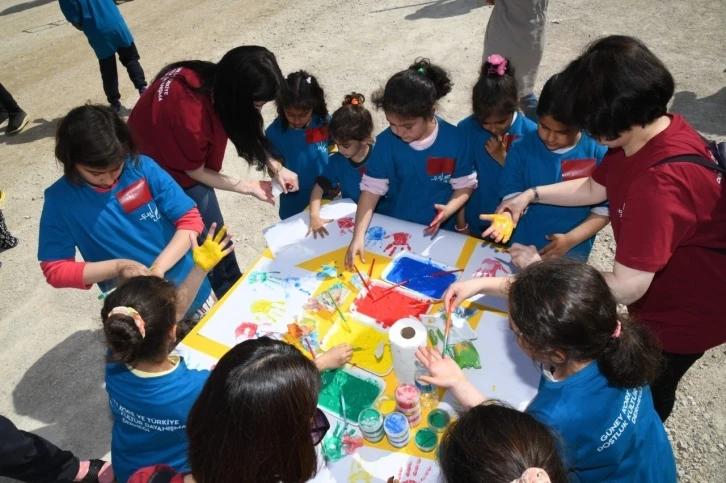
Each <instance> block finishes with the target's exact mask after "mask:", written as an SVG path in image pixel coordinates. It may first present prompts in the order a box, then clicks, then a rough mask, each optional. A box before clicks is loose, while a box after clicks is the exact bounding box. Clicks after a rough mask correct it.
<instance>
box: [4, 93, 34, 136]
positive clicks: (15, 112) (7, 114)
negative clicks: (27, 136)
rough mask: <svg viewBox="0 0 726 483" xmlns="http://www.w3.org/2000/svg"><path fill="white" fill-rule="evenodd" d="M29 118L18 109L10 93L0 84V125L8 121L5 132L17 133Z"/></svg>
mask: <svg viewBox="0 0 726 483" xmlns="http://www.w3.org/2000/svg"><path fill="white" fill-rule="evenodd" d="M29 120H30V118H29V117H28V115H27V114H26V113H25V111H23V110H22V109H20V106H18V103H17V102H15V99H13V96H12V95H10V93H9V92H8V90H7V89H5V86H3V85H2V84H0V125H2V124H3V123H4V122H5V121H8V126H7V128H5V134H17V133H19V132H20V131H22V130H23V128H24V127H25V126H26V125H27V124H28V121H29Z"/></svg>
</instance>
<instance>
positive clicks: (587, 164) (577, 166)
mask: <svg viewBox="0 0 726 483" xmlns="http://www.w3.org/2000/svg"><path fill="white" fill-rule="evenodd" d="M560 164H561V166H562V181H569V180H571V179H580V178H587V177H588V176H590V175H592V172H593V171H595V168H596V167H597V162H596V161H595V158H588V159H568V160H565V161H562V162H561V163H560Z"/></svg>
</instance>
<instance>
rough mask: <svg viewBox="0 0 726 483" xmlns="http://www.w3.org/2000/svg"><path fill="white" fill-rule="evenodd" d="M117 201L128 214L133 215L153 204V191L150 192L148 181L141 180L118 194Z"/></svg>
mask: <svg viewBox="0 0 726 483" xmlns="http://www.w3.org/2000/svg"><path fill="white" fill-rule="evenodd" d="M116 199H117V200H118V201H119V203H121V207H122V208H123V209H124V211H125V212H126V213H131V212H132V211H134V210H136V209H138V208H141V207H142V206H144V205H145V204H147V203H151V190H149V185H148V183H147V182H146V179H145V178H141V179H140V180H138V181H136V182H135V183H133V184H130V185H129V186H127V187H126V188H124V189H122V190H121V191H119V192H118V193H116Z"/></svg>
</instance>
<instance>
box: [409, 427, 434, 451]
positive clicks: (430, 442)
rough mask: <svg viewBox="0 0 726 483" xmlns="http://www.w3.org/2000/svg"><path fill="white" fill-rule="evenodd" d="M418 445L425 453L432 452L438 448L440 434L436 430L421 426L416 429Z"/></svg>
mask: <svg viewBox="0 0 726 483" xmlns="http://www.w3.org/2000/svg"><path fill="white" fill-rule="evenodd" d="M414 442H415V443H416V447H417V448H418V449H420V450H421V451H423V452H424V453H430V452H431V451H433V450H434V449H436V445H437V444H438V442H439V435H438V434H436V431H434V430H433V429H430V428H421V429H419V430H418V431H416V437H415V438H414Z"/></svg>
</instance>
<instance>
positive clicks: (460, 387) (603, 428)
mask: <svg viewBox="0 0 726 483" xmlns="http://www.w3.org/2000/svg"><path fill="white" fill-rule="evenodd" d="M477 293H485V294H488V295H500V296H501V295H507V296H508V303H509V317H510V318H509V325H510V329H511V330H512V332H513V334H514V337H515V339H516V341H517V344H518V345H519V347H520V348H521V349H522V351H523V352H524V353H525V354H527V355H528V356H529V357H531V358H532V360H534V361H535V362H536V363H538V364H540V365H541V368H542V378H541V379H540V384H539V392H538V393H537V395H536V396H535V398H534V399H533V400H532V402H531V403H530V405H529V407H528V408H527V412H528V413H529V414H531V415H532V416H534V417H535V418H536V419H538V420H539V421H541V422H543V423H545V424H547V425H549V426H551V427H552V428H553V429H554V430H556V431H557V432H558V433H559V434H560V436H561V437H562V440H563V445H562V448H561V451H562V454H563V457H564V459H565V460H566V463H567V466H568V467H570V468H571V471H572V472H573V473H574V474H573V475H571V480H572V481H580V482H583V483H585V482H599V481H621V482H626V481H639V482H675V481H677V478H676V468H675V460H674V458H673V451H672V449H671V446H670V443H669V442H668V438H667V436H666V433H665V429H664V428H663V424H662V423H661V421H660V418H659V417H658V414H657V413H656V412H655V409H654V407H653V398H652V396H651V392H650V388H649V386H648V384H649V383H650V382H652V381H653V380H654V379H655V377H656V376H657V374H658V369H659V366H660V356H659V351H658V349H657V347H656V346H655V344H654V341H653V338H652V337H651V335H650V333H649V332H648V330H647V329H646V328H645V327H643V326H642V325H640V324H638V323H636V322H634V321H631V320H629V319H627V318H625V317H622V316H619V315H618V313H617V303H616V302H615V298H614V297H613V295H612V293H611V291H610V289H609V288H608V285H607V283H606V281H605V279H604V278H603V276H602V275H601V274H600V273H599V272H598V271H597V270H596V269H595V268H593V267H590V266H589V265H585V264H583V263H580V262H577V261H574V260H568V259H553V260H545V261H542V262H538V263H533V264H531V265H530V266H528V267H527V268H526V269H525V270H523V271H522V273H521V274H519V275H518V276H517V277H516V278H511V279H508V278H501V277H499V278H480V279H473V280H466V281H463V282H457V283H455V284H453V285H452V286H451V287H449V289H448V290H447V292H446V293H445V294H444V304H445V305H446V307H447V310H448V309H449V308H455V307H456V306H458V305H459V304H460V303H461V302H462V301H464V300H466V299H467V298H469V297H471V296H472V295H475V294H477ZM417 357H418V359H419V360H420V361H421V362H422V363H423V364H424V365H425V366H426V367H427V369H429V371H430V372H431V377H430V378H426V379H428V380H429V382H431V383H433V384H436V385H438V386H441V387H446V388H449V389H451V390H452V392H453V393H454V396H455V397H456V398H457V399H458V400H459V401H460V402H461V403H462V404H463V405H465V406H467V407H473V406H476V405H479V404H482V403H483V402H485V401H486V398H485V397H484V396H483V395H482V394H481V393H480V392H479V391H478V390H477V389H476V388H474V387H473V386H472V385H471V383H470V382H468V381H467V379H466V377H465V376H464V374H463V373H462V371H461V369H459V367H458V366H457V365H456V363H455V362H454V361H453V360H452V359H451V358H449V357H448V356H446V357H444V358H442V357H441V356H440V355H439V354H438V353H435V352H433V351H432V350H430V349H427V348H422V349H421V350H420V351H419V353H418V354H417Z"/></svg>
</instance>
